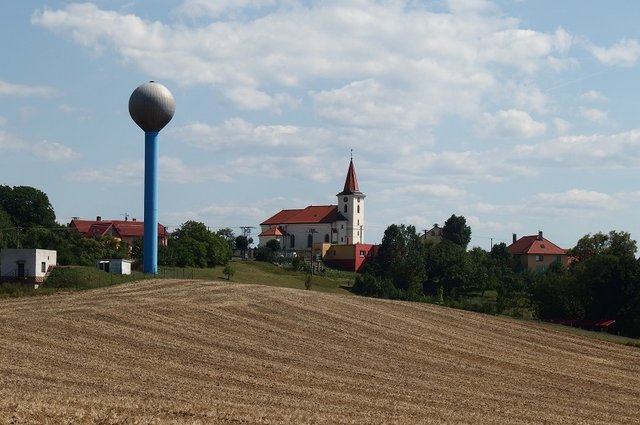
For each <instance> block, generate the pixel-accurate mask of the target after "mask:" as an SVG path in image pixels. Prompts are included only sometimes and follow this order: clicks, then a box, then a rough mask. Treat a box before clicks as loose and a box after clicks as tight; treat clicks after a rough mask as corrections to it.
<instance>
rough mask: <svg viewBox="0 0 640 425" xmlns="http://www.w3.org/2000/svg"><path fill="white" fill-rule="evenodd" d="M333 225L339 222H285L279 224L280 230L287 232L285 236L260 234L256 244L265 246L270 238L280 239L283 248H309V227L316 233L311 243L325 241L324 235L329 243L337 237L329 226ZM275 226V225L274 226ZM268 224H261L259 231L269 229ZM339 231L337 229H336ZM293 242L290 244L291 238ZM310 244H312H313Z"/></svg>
mask: <svg viewBox="0 0 640 425" xmlns="http://www.w3.org/2000/svg"><path fill="white" fill-rule="evenodd" d="M332 225H333V226H338V227H339V226H340V224H332V223H303V224H286V225H282V226H279V227H281V228H282V230H283V231H284V232H285V233H286V234H287V236H284V237H282V236H278V237H275V236H262V237H260V238H259V241H258V244H259V245H260V246H265V245H266V244H267V242H268V241H269V240H271V239H277V240H278V241H280V246H281V248H282V249H285V250H305V249H310V248H311V247H310V246H309V245H308V238H309V235H310V233H309V229H315V231H316V233H314V234H313V244H317V243H323V242H324V241H325V237H326V236H328V237H329V243H331V242H332V238H333V242H335V241H336V240H337V239H338V234H336V233H332V232H331V228H332ZM274 227H275V226H274ZM269 228H270V227H269V226H262V229H261V231H266V230H269ZM338 231H339V230H338ZM291 236H293V242H294V244H293V245H292V244H291V242H292V238H291ZM283 240H284V243H283ZM313 244H312V245H313Z"/></svg>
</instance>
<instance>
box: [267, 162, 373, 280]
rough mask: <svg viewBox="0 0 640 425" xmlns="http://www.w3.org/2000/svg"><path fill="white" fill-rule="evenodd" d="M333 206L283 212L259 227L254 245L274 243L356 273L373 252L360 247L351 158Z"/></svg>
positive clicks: (360, 204) (360, 218)
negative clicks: (305, 252)
mask: <svg viewBox="0 0 640 425" xmlns="http://www.w3.org/2000/svg"><path fill="white" fill-rule="evenodd" d="M336 197H337V201H338V202H337V204H336V205H309V206H307V207H305V208H300V209H284V210H281V211H279V212H278V213H276V214H274V215H273V216H271V217H269V218H268V219H266V220H265V221H263V222H262V223H260V230H261V233H260V234H259V235H258V239H259V242H258V245H259V246H265V245H266V244H267V242H269V241H270V240H274V239H275V240H278V241H279V242H280V246H281V247H282V249H283V250H285V251H301V250H302V251H309V253H310V255H311V256H312V258H314V259H315V258H322V260H323V261H324V262H325V263H326V264H327V265H330V266H332V267H337V268H343V269H347V270H351V271H359V270H360V269H361V267H362V266H363V265H364V263H366V261H367V260H368V259H369V258H371V257H372V256H373V255H374V254H375V252H376V247H377V246H376V245H371V244H365V243H364V228H365V224H364V200H365V197H366V195H365V194H364V193H362V192H361V191H360V188H359V186H358V178H357V176H356V169H355V166H354V165H353V158H352V159H351V160H350V162H349V168H348V170H347V176H346V178H345V182H344V187H343V189H342V191H341V192H339V193H338V194H337V195H336Z"/></svg>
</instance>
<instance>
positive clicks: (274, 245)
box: [265, 239, 280, 252]
mask: <svg viewBox="0 0 640 425" xmlns="http://www.w3.org/2000/svg"><path fill="white" fill-rule="evenodd" d="M265 247H266V248H267V249H268V250H270V251H271V252H278V251H280V241H279V240H277V239H271V240H269V241H267V243H266V244H265Z"/></svg>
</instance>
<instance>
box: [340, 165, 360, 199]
mask: <svg viewBox="0 0 640 425" xmlns="http://www.w3.org/2000/svg"><path fill="white" fill-rule="evenodd" d="M356 194H357V195H361V194H362V192H360V188H359V187H358V178H357V177H356V167H355V166H354V165H353V159H352V160H351V161H349V170H348V171H347V178H346V179H345V181H344V189H343V190H342V192H340V193H338V195H356Z"/></svg>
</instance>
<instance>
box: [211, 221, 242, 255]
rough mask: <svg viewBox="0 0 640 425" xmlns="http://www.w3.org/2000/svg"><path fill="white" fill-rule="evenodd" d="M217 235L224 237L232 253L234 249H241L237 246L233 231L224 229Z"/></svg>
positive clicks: (227, 228)
mask: <svg viewBox="0 0 640 425" xmlns="http://www.w3.org/2000/svg"><path fill="white" fill-rule="evenodd" d="M216 235H218V236H220V237H222V239H224V240H225V241H226V242H227V244H228V245H229V249H230V250H231V251H233V250H234V249H240V248H238V247H237V246H235V241H236V235H235V234H234V233H233V230H231V228H229V227H224V228H222V229H219V230H218V231H217V232H216Z"/></svg>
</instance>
